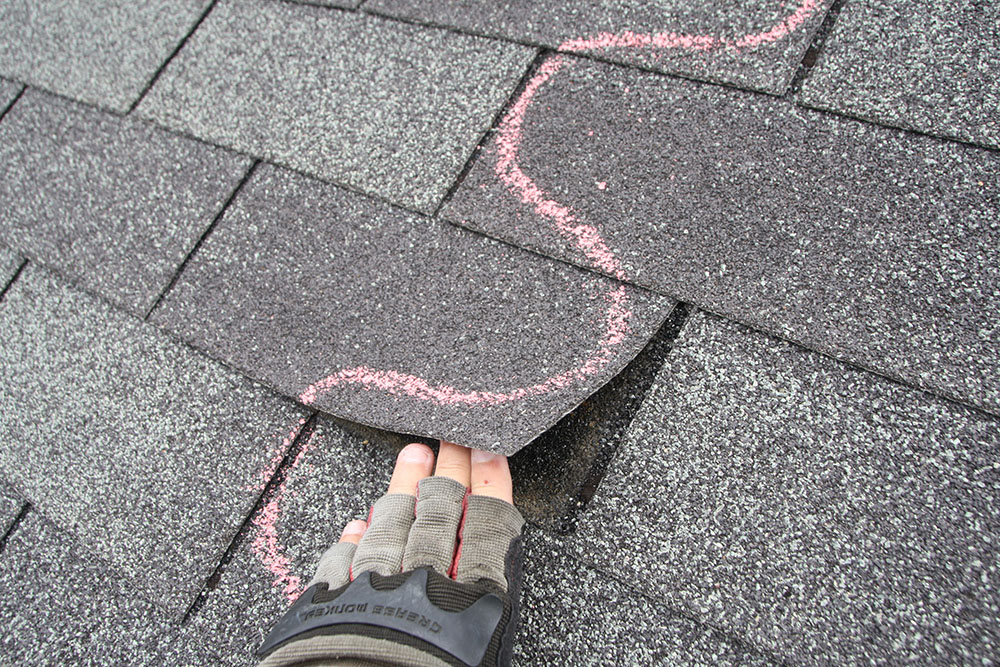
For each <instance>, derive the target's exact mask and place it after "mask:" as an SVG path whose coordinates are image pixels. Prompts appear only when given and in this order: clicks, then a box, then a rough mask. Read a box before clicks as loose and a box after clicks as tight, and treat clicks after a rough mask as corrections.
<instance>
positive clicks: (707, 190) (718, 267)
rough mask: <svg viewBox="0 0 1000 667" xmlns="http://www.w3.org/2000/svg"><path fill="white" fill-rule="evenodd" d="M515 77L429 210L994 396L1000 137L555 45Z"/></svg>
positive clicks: (919, 381) (893, 370)
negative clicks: (872, 119)
mask: <svg viewBox="0 0 1000 667" xmlns="http://www.w3.org/2000/svg"><path fill="white" fill-rule="evenodd" d="M528 91H529V93H528V94H527V96H526V97H522V98H521V101H520V102H519V103H518V104H516V105H515V106H514V111H513V112H512V113H511V114H510V115H509V116H508V119H507V120H506V121H504V122H503V123H501V125H500V128H499V131H498V133H497V140H496V141H491V142H490V143H489V145H488V146H487V148H486V149H484V150H483V152H482V153H481V154H480V157H479V159H478V161H477V163H476V164H475V165H474V167H473V168H472V170H471V171H470V173H469V175H468V177H467V178H466V179H465V181H464V182H463V184H462V187H461V188H459V190H458V191H457V193H456V194H455V196H454V198H453V199H452V200H451V202H450V204H449V205H447V206H446V207H445V208H444V209H443V212H442V215H443V216H444V217H446V218H448V219H450V220H454V221H457V222H460V223H461V224H464V225H467V226H469V227H471V228H474V229H477V230H481V231H484V232H486V233H487V234H490V235H495V236H497V237H499V238H503V239H506V240H509V241H511V242H513V243H516V244H517V245H521V246H524V247H529V248H537V249H540V250H541V251H542V252H544V253H546V254H550V255H552V256H555V257H560V258H564V259H567V260H569V261H573V262H576V263H579V264H582V265H584V266H587V267H589V268H598V269H600V270H605V271H607V267H608V266H610V265H611V262H610V261H608V260H603V261H602V262H597V261H594V256H595V254H594V253H593V252H591V253H590V255H584V253H582V252H580V251H579V250H578V249H577V248H578V246H579V243H570V242H568V241H567V240H566V238H565V237H564V235H563V234H560V233H559V232H558V231H556V229H557V227H560V226H561V227H563V228H566V229H570V230H587V229H588V228H589V229H594V230H596V233H597V234H599V235H600V238H601V239H602V241H603V242H604V243H606V246H607V249H608V253H610V256H614V257H615V258H616V259H615V261H617V262H618V263H619V264H620V268H621V271H622V273H623V275H624V276H625V278H626V279H627V280H630V281H633V282H635V283H636V284H640V285H644V286H648V287H652V288H654V289H657V290H659V291H662V292H663V293H666V294H670V295H672V296H675V297H678V298H680V299H681V300H683V301H690V302H693V303H695V304H697V305H700V306H702V307H704V308H706V309H709V310H712V311H715V312H718V313H721V314H725V315H727V316H729V317H732V318H733V319H736V320H739V321H742V322H746V323H749V324H752V325H754V326H758V327H761V328H764V329H766V330H768V331H771V332H774V333H776V334H778V335H780V336H783V337H787V338H790V339H792V340H795V341H798V342H801V343H803V344H804V345H806V346H808V347H812V348H815V349H817V350H819V351H821V352H825V353H827V354H830V355H832V356H836V357H838V358H841V359H844V360H846V361H849V362H851V363H854V364H858V365H861V366H864V367H868V368H872V369H875V370H877V371H878V372H880V373H884V374H886V375H888V376H890V377H895V378H900V379H902V380H904V381H906V382H908V383H912V384H914V385H917V386H919V387H922V388H927V389H930V390H933V391H935V392H940V393H941V394H943V395H946V396H949V397H954V398H957V399H959V400H962V401H966V402H968V403H971V404H974V405H978V406H980V407H983V408H985V409H987V410H991V411H1000V365H998V364H997V363H996V360H997V359H998V358H1000V263H998V262H997V261H996V257H997V253H998V251H1000V226H998V224H997V210H998V209H1000V183H998V181H997V179H996V178H995V177H994V175H995V174H996V173H997V172H998V171H1000V155H998V154H996V153H994V152H990V151H987V150H984V149H979V148H974V147H970V146H966V145H960V144H954V143H951V142H942V141H940V140H937V139H933V138H930V137H922V136H916V135H913V134H911V133H906V132H900V131H898V130H890V129H885V128H880V127H876V126H872V125H869V124H867V123H860V122H857V121H853V120H849V119H844V118H837V117H834V116H831V115H830V114H825V113H821V112H816V111H811V110H807V109H803V108H802V107H799V106H796V105H794V104H792V103H791V102H789V101H785V100H780V99H775V98H772V97H768V96H764V95H755V94H750V93H743V92H739V91H733V90H727V89H723V88H719V87H716V86H707V85H703V84H697V83H694V82H689V81H681V80H677V79H667V78H664V77H659V76H655V75H650V74H644V73H639V72H634V71H628V70H623V69H622V68H618V67H613V66H610V65H604V64H598V63H592V62H586V61H582V60H578V59H574V58H571V57H569V56H554V57H553V58H552V59H549V60H547V61H546V62H545V63H543V64H542V66H541V67H540V69H539V71H538V73H537V74H536V75H535V76H533V77H532V79H531V82H530V83H529V84H528ZM525 100H527V101H525ZM533 188H537V189H538V191H537V192H536V191H535V190H534V189H533ZM536 199H537V202H536ZM523 201H524V202H529V204H526V203H522V202H523ZM560 206H562V207H566V209H561V208H560Z"/></svg>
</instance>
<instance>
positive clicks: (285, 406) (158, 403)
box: [0, 265, 302, 615]
mask: <svg viewBox="0 0 1000 667" xmlns="http://www.w3.org/2000/svg"><path fill="white" fill-rule="evenodd" d="M301 414H302V411H301V409H300V408H298V407H296V406H293V405H292V404H291V403H289V402H287V401H285V400H282V399H280V398H278V397H276V396H274V395H273V394H272V393H271V392H269V391H267V390H265V389H264V388H263V387H260V386H259V385H255V384H253V383H251V382H250V381H248V380H246V379H245V378H243V377H241V376H239V375H236V374H235V373H233V372H232V371H230V370H228V369H225V368H223V367H221V366H220V365H219V364H217V363H215V362H213V361H210V360H208V359H205V358H204V357H202V356H201V355H199V354H197V353H196V352H194V351H193V350H191V349H190V348H189V347H186V346H183V345H180V344H178V343H177V342H175V341H173V340H171V339H169V338H168V337H166V336H165V335H164V334H162V333H161V332H159V331H157V330H155V328H153V327H152V326H151V325H148V324H146V323H143V322H140V321H139V320H137V319H134V318H132V317H129V316H127V315H124V314H122V313H120V312H117V311H114V310H112V309H111V308H109V307H108V306H106V305H105V304H104V303H102V302H100V301H98V300H96V299H95V298H93V297H90V296H88V295H85V294H83V293H82V292H79V291H77V290H75V289H71V288H69V287H67V286H65V285H64V284H63V283H62V282H61V281H59V280H58V279H57V278H55V277H53V276H52V275H51V274H50V273H49V272H47V271H45V270H44V269H41V268H39V267H38V266H37V265H29V266H28V267H27V268H26V269H25V270H24V271H23V272H22V273H21V276H20V278H19V279H18V280H17V282H16V283H15V284H14V286H13V287H12V288H11V289H10V291H9V292H8V293H7V294H6V296H4V299H3V301H2V302H0V469H2V470H3V476H4V478H5V479H6V481H8V482H10V483H11V484H12V485H13V486H14V487H15V489H17V491H18V492H19V493H21V494H23V496H24V497H25V498H26V499H27V500H28V501H29V502H30V503H31V504H32V505H33V506H35V507H37V508H38V510H39V511H40V512H42V513H43V514H45V515H46V516H48V517H49V518H51V519H52V520H54V521H55V522H56V523H57V524H58V525H59V526H61V527H62V528H64V529H65V530H68V531H70V532H71V533H73V534H74V536H76V537H77V538H78V539H79V540H80V541H81V542H82V543H83V544H84V545H86V547H87V548H88V549H90V550H92V551H93V553H94V554H96V555H98V556H101V557H103V558H105V559H107V560H109V561H110V562H111V563H112V564H113V565H114V567H115V568H116V569H117V571H118V572H119V574H120V575H121V576H122V577H125V578H126V579H129V580H130V581H132V582H133V583H134V584H136V586H137V587H138V588H140V589H141V590H143V592H144V593H145V594H146V595H147V596H149V599H151V600H155V601H157V603H158V604H160V605H161V606H163V607H164V608H166V609H167V610H169V611H171V612H172V613H174V614H178V615H179V614H182V613H183V612H184V610H185V609H186V607H187V605H188V604H189V603H190V602H191V601H192V600H193V598H194V595H195V593H196V592H197V591H198V590H199V589H200V588H201V585H202V583H203V582H204V580H205V579H206V578H207V577H208V576H209V574H211V572H212V570H213V568H214V567H215V563H216V561H217V559H218V558H219V556H220V555H221V554H222V552H223V550H224V549H225V548H226V546H227V545H228V544H229V541H230V540H231V539H232V537H233V535H234V534H235V533H236V531H237V529H238V528H239V526H240V524H241V523H242V521H243V519H244V517H245V516H246V515H247V514H248V513H249V512H250V509H251V507H252V506H253V504H254V502H255V500H256V498H257V496H258V494H259V492H260V490H259V489H257V488H255V483H256V482H257V481H258V477H259V475H260V473H261V470H263V469H265V468H266V466H267V464H268V461H269V459H270V458H271V457H273V456H275V452H276V451H279V450H280V448H281V446H282V438H283V436H284V434H285V433H286V432H287V430H288V429H290V428H291V427H292V426H293V425H295V424H296V423H297V421H298V419H299V418H300V416H301Z"/></svg>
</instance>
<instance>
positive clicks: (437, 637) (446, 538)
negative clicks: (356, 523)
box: [258, 477, 524, 667]
mask: <svg viewBox="0 0 1000 667" xmlns="http://www.w3.org/2000/svg"><path fill="white" fill-rule="evenodd" d="M523 528H524V519H523V518H522V517H521V514H520V513H519V512H518V511H517V509H516V508H515V507H514V506H513V505H511V504H510V503H508V502H506V501H504V500H500V499H498V498H492V497H489V496H480V495H470V494H469V492H468V490H467V489H466V488H465V487H464V486H463V485H462V484H460V483H458V482H456V481H454V480H452V479H450V478H448V477H427V478H425V479H423V480H421V481H420V484H419V485H418V487H417V497H416V498H414V496H411V495H409V494H402V493H391V494H386V495H384V496H382V497H381V498H380V499H379V500H378V501H376V503H375V504H374V505H373V506H372V510H371V513H370V514H369V518H368V528H367V530H366V531H365V534H364V536H363V537H362V538H361V543H360V544H358V545H357V546H355V545H353V544H350V543H348V542H341V543H338V544H335V545H334V546H333V547H331V548H330V549H329V550H328V551H327V552H326V553H325V554H324V555H323V557H322V558H321V559H320V562H319V565H318V566H317V568H316V575H315V577H314V578H313V580H312V581H311V582H310V584H309V588H308V589H307V590H306V592H305V593H303V594H302V596H301V597H300V598H299V600H298V601H297V602H296V603H295V604H294V605H293V606H292V607H291V608H290V609H289V610H288V612H287V613H286V614H285V616H284V617H283V618H282V619H281V621H279V623H278V625H277V626H276V627H275V628H274V629H273V630H272V631H271V633H270V634H269V635H268V637H267V639H266V640H265V642H264V644H263V645H262V646H261V648H260V649H259V650H258V654H259V655H260V656H262V657H263V658H264V659H263V662H261V666H260V667H291V666H293V665H294V666H297V667H301V666H304V665H309V666H310V667H318V666H321V665H331V666H333V665H336V666H337V667H345V666H347V665H358V666H361V665H364V666H372V665H383V666H384V665H393V666H396V665H398V666H404V665H405V666H410V665H415V666H417V667H446V666H456V667H462V666H466V667H472V666H473V665H481V666H483V667H494V666H495V667H503V666H507V665H510V660H511V648H512V645H513V641H514V633H515V630H516V626H517V620H518V615H519V604H518V601H519V597H520V589H521V531H522V529H523Z"/></svg>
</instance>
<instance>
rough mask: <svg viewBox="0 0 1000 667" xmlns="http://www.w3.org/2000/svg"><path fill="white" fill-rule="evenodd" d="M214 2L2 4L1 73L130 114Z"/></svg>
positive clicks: (9, 0)
mask: <svg viewBox="0 0 1000 667" xmlns="http://www.w3.org/2000/svg"><path fill="white" fill-rule="evenodd" d="M211 4H212V2H211V0H182V1H181V2H175V1H174V0H144V1H143V2H113V1H108V0H100V1H99V2H90V1H88V0H51V1H48V2H44V3H38V2H33V1H32V0H4V2H0V73H2V74H4V75H5V76H7V77H11V78H14V79H18V80H20V81H23V82H25V83H28V84H31V85H33V86H38V87H40V88H46V89H49V90H52V91H54V92H57V93H60V94H62V95H67V96H69V97H73V98H75V99H78V100H81V101H83V102H88V103H90V104H93V105H96V106H99V107H102V108H105V109H113V110H115V111H121V112H124V111H128V109H129V108H130V107H131V106H132V104H134V103H135V102H136V101H137V100H138V99H139V96H140V95H141V93H142V91H143V90H144V89H145V87H146V85H147V83H148V81H149V80H150V78H151V77H152V76H153V75H154V74H155V73H156V71H157V70H158V69H159V67H160V65H161V64H162V63H163V61H164V60H166V59H167V58H168V57H169V56H170V54H171V53H172V52H173V51H174V49H176V48H177V46H178V45H179V44H180V42H181V40H182V39H183V38H184V36H185V35H186V34H187V32H188V31H189V30H190V29H191V28H192V27H193V26H194V25H195V23H196V22H197V21H198V20H199V18H200V17H201V16H202V14H203V13H204V11H205V9H207V8H208V7H209V6H211Z"/></svg>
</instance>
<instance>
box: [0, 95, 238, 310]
mask: <svg viewBox="0 0 1000 667" xmlns="http://www.w3.org/2000/svg"><path fill="white" fill-rule="evenodd" d="M249 166H250V160H249V159H248V158H245V157H239V156H237V155H235V154H233V153H231V152H229V151H227V150H224V149H220V148H213V147H211V146H207V145H205V144H203V143H201V142H197V141H193V140H191V139H186V138H184V137H180V136H178V135H176V134H173V133H171V132H167V131H165V130H162V129H159V128H157V127H154V126H153V125H151V124H149V123H145V122H136V121H134V120H130V119H127V118H121V117H119V116H115V115H111V114H107V113H104V112H101V111H97V110H95V109H92V108H88V107H85V106H83V105H81V104H76V103H74V102H70V101H68V100H65V99H60V98H57V97H53V96H51V95H46V94H44V93H40V92H37V91H34V90H29V91H27V92H26V93H25V94H24V95H23V96H22V97H21V99H20V100H18V102H17V104H15V105H14V107H13V108H12V109H11V110H10V111H9V112H8V113H7V116H6V117H5V118H4V120H3V122H2V123H0V200H3V202H4V204H5V210H4V212H3V215H2V216H0V238H2V239H3V240H4V241H5V242H7V243H9V244H10V245H11V246H13V247H15V248H17V249H18V250H20V251H21V252H23V253H25V254H27V255H29V256H31V257H34V258H37V259H39V260H41V261H42V262H44V263H45V264H48V265H50V266H52V267H54V268H56V269H58V270H59V271H60V272H62V273H63V274H65V275H67V276H69V277H71V278H73V279H75V280H78V281H79V282H80V283H81V284H83V285H85V286H86V287H87V288H89V289H91V290H94V291H96V292H98V293H100V294H101V295H102V296H104V297H106V298H107V299H109V300H111V301H113V302H115V303H117V304H120V305H121V306H123V307H125V308H127V309H129V310H130V311H132V312H133V313H136V314H138V315H145V313H146V311H147V310H148V309H149V308H150V307H151V306H152V305H153V303H154V302H155V301H156V299H157V297H158V296H159V294H160V292H162V291H163V290H164V289H166V287H167V285H168V284H169V282H170V279H171V277H172V276H173V275H174V273H175V272H176V271H177V268H178V267H179V266H180V264H181V262H182V261H183V260H184V258H185V257H186V256H187V254H188V252H189V251H190V250H191V248H192V247H193V246H194V245H195V242H196V241H197V240H198V238H199V237H200V236H201V235H202V233H203V232H204V231H205V230H206V229H207V228H208V226H209V224H210V223H211V222H212V219H213V217H214V216H215V215H216V214H217V213H218V212H219V211H220V210H221V209H222V204H223V202H225V200H226V198H227V197H228V196H229V194H230V192H232V190H233V189H234V188H235V187H236V184H237V183H238V182H239V180H240V178H241V177H242V176H243V174H244V173H245V172H246V170H247V169H248V168H249Z"/></svg>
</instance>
